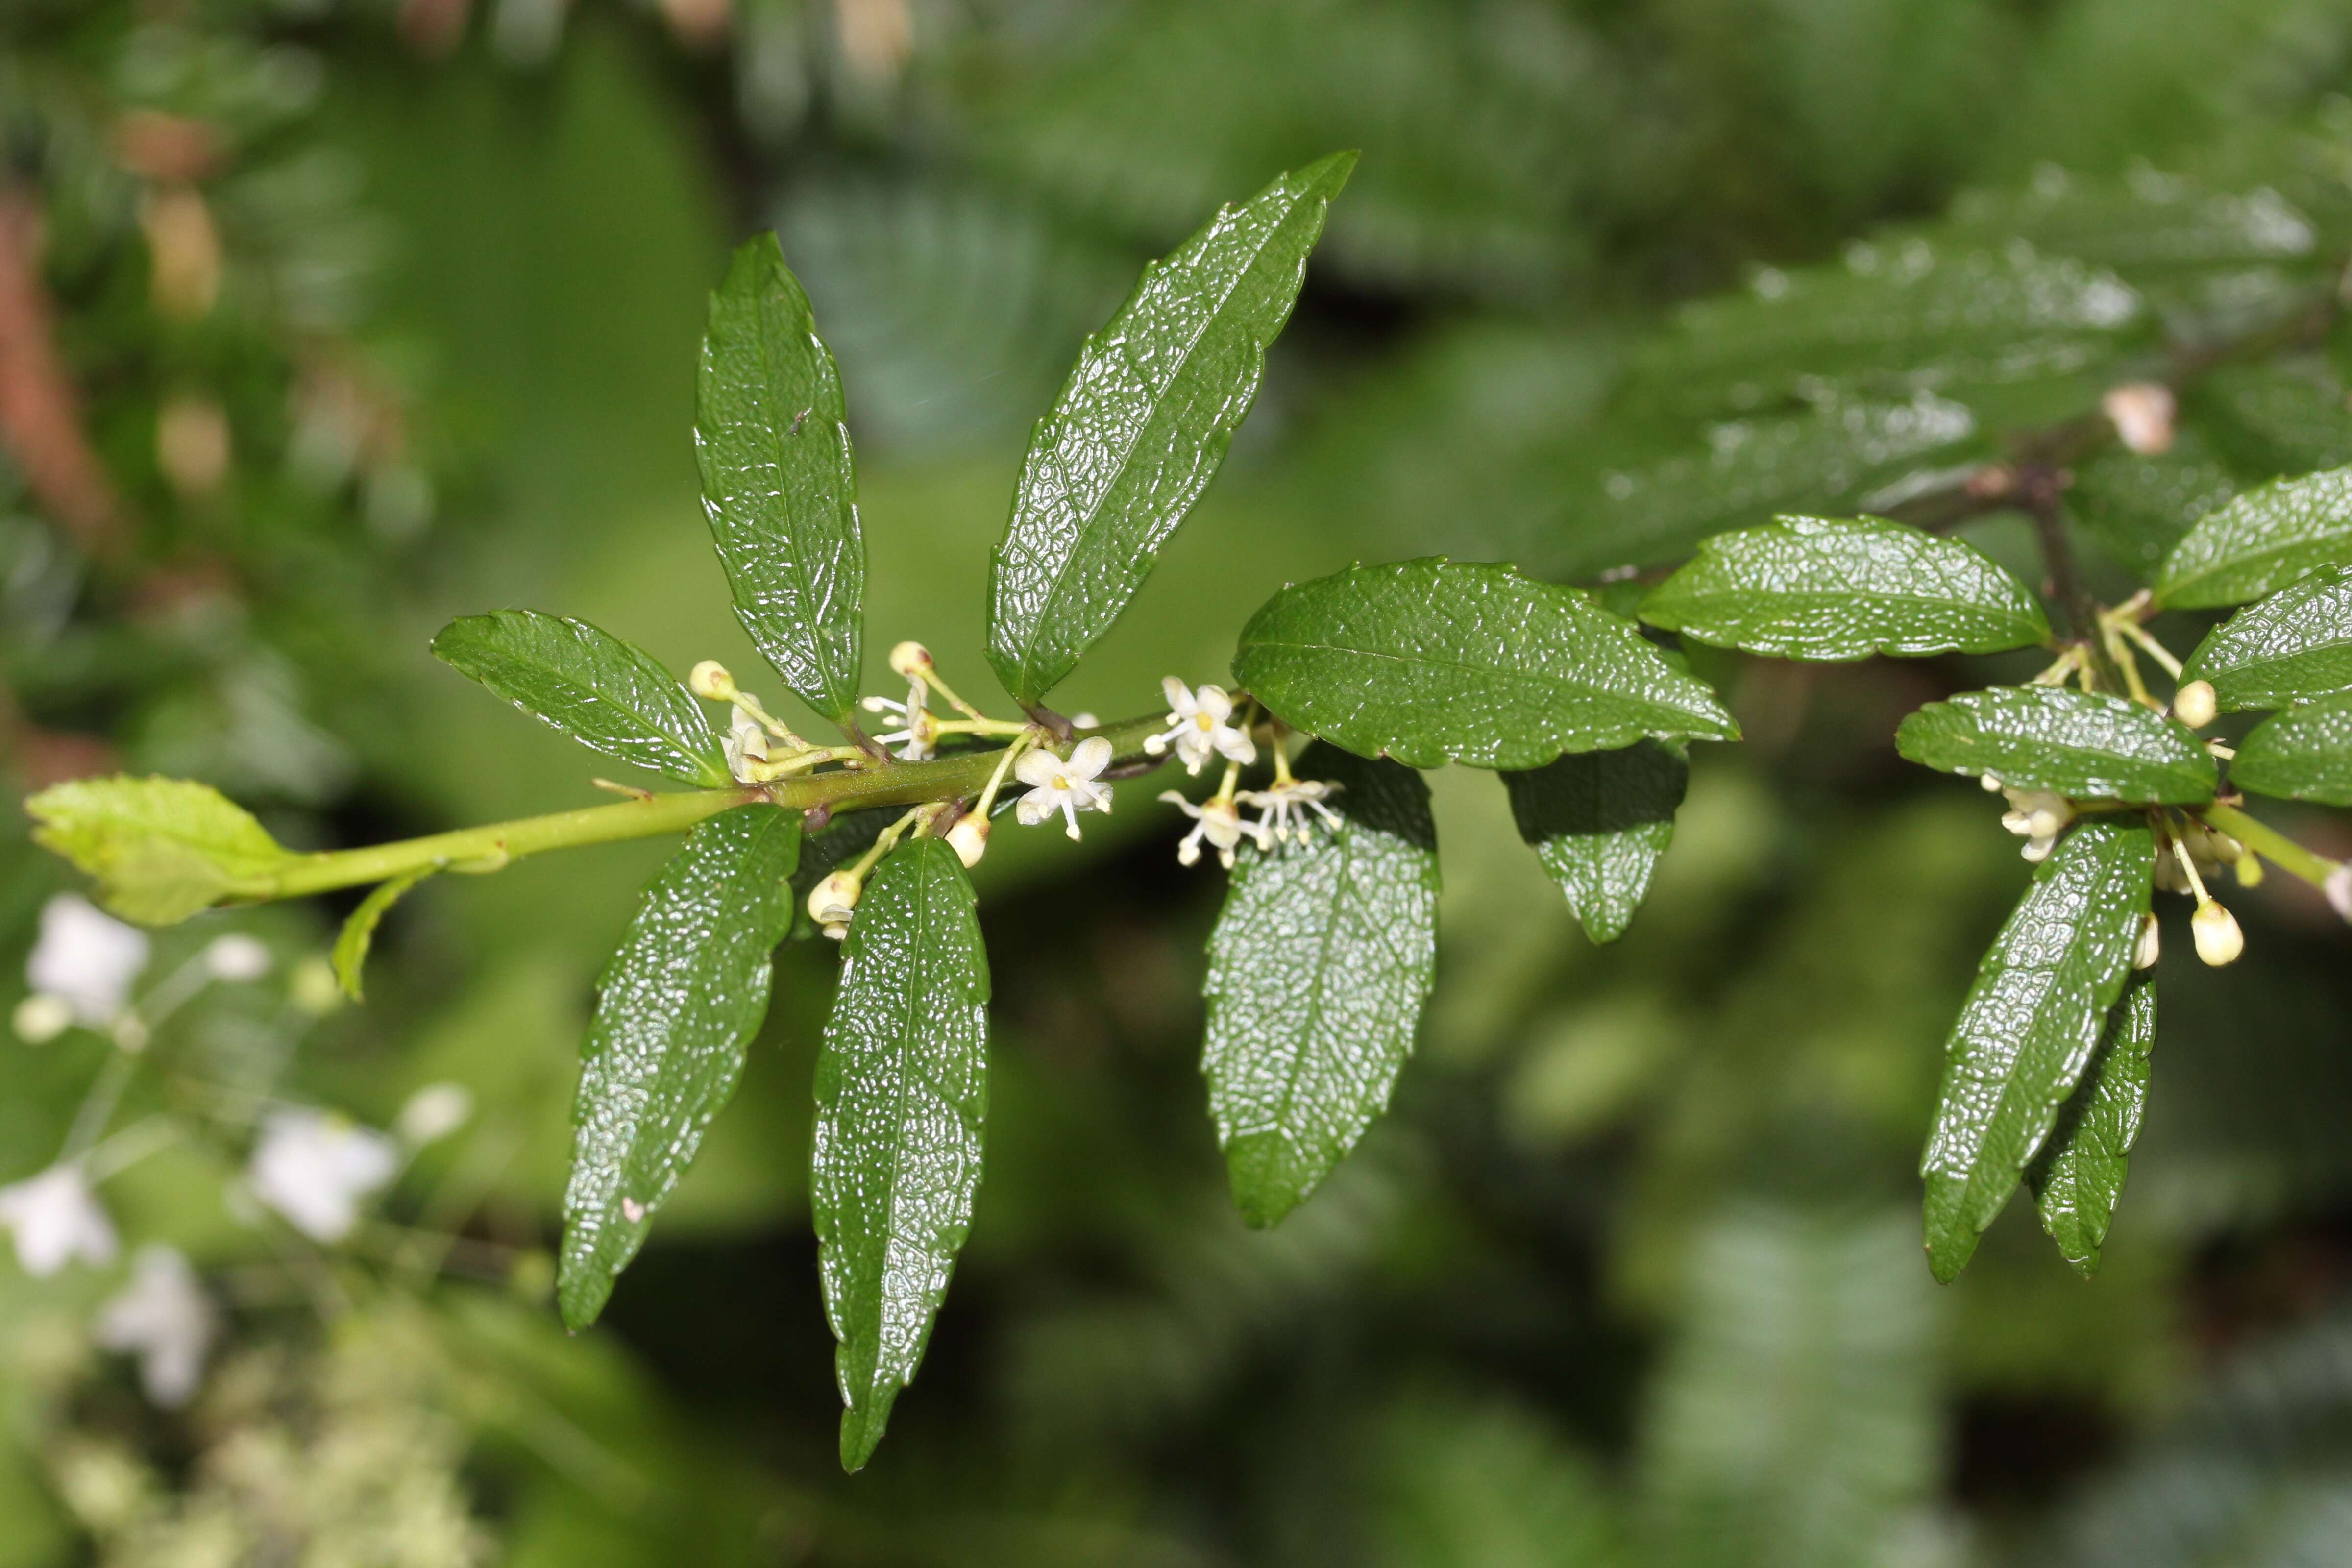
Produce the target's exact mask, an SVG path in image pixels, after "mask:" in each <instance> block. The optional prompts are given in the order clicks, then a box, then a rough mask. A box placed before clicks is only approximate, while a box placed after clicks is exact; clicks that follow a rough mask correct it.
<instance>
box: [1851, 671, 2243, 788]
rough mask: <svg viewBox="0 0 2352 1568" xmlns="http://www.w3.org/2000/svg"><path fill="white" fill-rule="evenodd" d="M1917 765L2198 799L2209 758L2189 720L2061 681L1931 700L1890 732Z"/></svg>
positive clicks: (2021, 782) (2214, 774)
mask: <svg viewBox="0 0 2352 1568" xmlns="http://www.w3.org/2000/svg"><path fill="white" fill-rule="evenodd" d="M1895 749H1896V750H1897V751H1899V752H1902V753H1903V754H1904V755H1905V756H1906V757H1908V758H1909V759H1910V760H1911V761H1913V762H1915V763H1919V764H1920V765H1922V766H1923V767H1930V768H1940V769H1943V770H1945V771H1947V772H1949V773H1970V774H1985V775H1990V777H1993V778H1996V779H1999V780H2000V782H2001V783H2002V784H2006V785H2008V786H2009V787H2011V788H2012V789H2039V790H2049V791H2052V792H2053V793H2054V794H2058V795H2067V796H2070V797H2072V798H2074V799H2077V800H2082V799H2091V798H2096V797H2112V798H2114V799H2116V800H2127V801H2132V802H2135V803H2143V804H2146V803H2161V804H2167V805H2199V804H2201V803H2203V802H2205V801H2209V800H2210V799H2212V798H2213V788H2214V785H2215V784H2216V783H2217V782H2218V779H2219V773H2218V770H2217V769H2216V768H2215V766H2214V763H2213V759H2212V757H2211V755H2210V754H2209V753H2208V752H2206V750H2205V748H2204V747H2203V746H2201V745H2200V744H2199V743H2198V741H2197V737H2196V735H2195V734H2194V733H2193V732H2192V731H2190V730H2189V729H2188V727H2187V726H2185V725H2183V724H2181V723H2179V722H2178V721H2174V720H2171V719H2168V718H2166V717H2164V716H2163V715H2162V714H2160V713H2158V712H2157V711H2156V710H2154V709H2151V708H2147V707H2145V706H2143V705H2142V704H2140V703H2137V702H2132V701H2128V700H2126V699H2124V698H2121V697H2115V696H2110V695H2109V694H2107V693H2105V692H2100V691H2076V690H2074V689H2071V688H2066V687H2059V686H1996V687H1994V688H1992V689H1990V690H1988V691H1964V692H1961V693H1960V694H1959V695H1958V696H1957V697H1954V698H1952V699H1950V700H1948V701H1944V702H1930V703H1929V704H1927V706H1926V707H1925V708H1922V709H1920V710H1918V711H1917V712H1916V713H1913V714H1911V715H1909V716H1908V717H1906V719H1905V720H1904V721H1903V723H1902V725H1901V726H1900V727H1899V728H1898V729H1897V730H1896V731H1895Z"/></svg>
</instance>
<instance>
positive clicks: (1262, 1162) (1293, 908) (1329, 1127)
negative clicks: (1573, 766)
mask: <svg viewBox="0 0 2352 1568" xmlns="http://www.w3.org/2000/svg"><path fill="white" fill-rule="evenodd" d="M1298 768H1299V773H1300V775H1301V776H1302V777H1308V778H1318V779H1327V780H1329V781H1330V782H1332V783H1334V784H1339V786H1340V788H1339V793H1338V794H1337V795H1334V796H1333V797H1332V800H1331V804H1332V805H1333V807H1334V808H1335V809H1336V810H1337V811H1339V814H1340V816H1341V817H1342V818H1343V823H1342V826H1339V827H1337V828H1329V827H1325V826H1317V827H1315V828H1314V829H1313V830H1312V837H1310V838H1309V840H1308V841H1307V843H1305V844H1303V845H1302V844H1297V843H1288V844H1284V845H1281V846H1279V847H1276V848H1275V849H1273V850H1270V851H1260V850H1258V849H1256V848H1255V847H1250V846H1247V845H1244V847H1243V849H1242V851H1241V857H1240V859H1239V860H1238V862H1237V863H1236V864H1235V866H1234V872H1233V881H1232V885H1231V887H1230V888H1229V889H1227V891H1226V894H1225V905H1224V909H1223V911H1222V912H1220V914H1219V915H1218V917H1217V926H1216V930H1215V931H1214V932H1213V934H1212V935H1211V936H1210V938H1209V975H1208V980H1207V982H1206V984H1204V986H1203V988H1202V989H1203V992H1204V994H1206V995H1207V997H1208V999H1209V1028H1208V1041H1207V1044H1206V1046H1205V1047H1204V1048H1203V1050H1202V1071H1203V1072H1204V1073H1206V1075H1207V1077H1208V1080H1209V1110H1210V1114H1211V1116H1212V1117H1213V1119H1214V1120H1215V1122H1216V1127H1217V1142H1218V1143H1219V1145H1220V1146H1222V1147H1223V1150H1224V1152H1225V1166H1226V1172H1227V1174H1228V1175H1229V1176H1230V1177H1231V1179H1232V1183H1233V1190H1234V1203H1235V1204H1236V1205H1238V1206H1239V1207H1240V1209H1241V1211H1242V1215H1243V1216H1244V1218H1245V1219H1247V1220H1248V1221H1249V1223H1250V1224H1252V1225H1257V1226H1269V1225H1273V1224H1274V1223H1276V1221H1278V1220H1280V1219H1281V1218H1282V1217H1283V1215H1286V1214H1288V1213H1289V1212H1290V1211H1291V1210H1292V1209H1293V1208H1295V1207H1297V1205H1298V1204H1299V1203H1300V1202H1301V1201H1302V1200H1304V1199H1305V1198H1306V1197H1307V1194H1309V1193H1311V1192H1313V1191H1314V1190H1315V1188H1316V1186H1317V1184H1318V1183H1320V1182H1321V1181H1322V1180H1323V1178H1324V1177H1325V1176H1327V1175H1328V1174H1329V1173H1330V1172H1331V1169H1332V1167H1333V1166H1335V1165H1337V1164H1338V1163H1339V1160H1340V1158H1341V1157H1342V1156H1344V1155H1345V1154H1346V1153H1347V1152H1348V1151H1349V1149H1351V1148H1353V1147H1354V1146H1355V1144H1356V1141H1357V1140H1358V1139H1359V1138H1360V1137H1361V1136H1362V1135H1363V1132H1364V1130H1365V1129H1366V1128H1367V1127H1369V1126H1370V1125H1371V1123H1372V1121H1373V1119H1374V1118H1375V1117H1377V1116H1379V1115H1380V1113H1381V1111H1382V1110H1384V1109H1386V1107H1387V1105H1388V1099H1389V1091H1390V1089H1391V1087H1392V1086H1393V1085H1394V1084H1395V1082H1396V1076H1397V1073H1398V1071H1399V1069H1400V1068H1402V1067H1403V1066H1404V1061H1405V1058H1406V1057H1407V1056H1408V1055H1409V1054H1411V1052H1412V1039H1413V1030H1414V1028H1415V1026H1417V1025H1418V1023H1419V1022H1420V1018H1421V1009H1422V1004H1423V1001H1424V999H1426V997H1427V996H1428V994H1429V989H1430V984H1431V982H1432V978H1433V975H1434V973H1435V969H1436V962H1437V890H1438V876H1437V829H1436V825H1435V823H1434V821H1433V819H1432V817H1431V816H1430V810H1429V790H1428V787H1427V786H1426V785H1424V784H1423V783H1422V782H1421V779H1420V777H1419V775H1417V774H1415V773H1413V772H1412V770H1411V769H1409V768H1404V767H1400V766H1398V765H1397V764H1396V763H1389V762H1367V761H1365V760H1364V759H1362V758H1360V757H1353V756H1349V754H1348V753H1346V752H1341V751H1339V749H1338V748H1336V747H1333V746H1328V745H1316V746H1312V747H1309V748H1308V749H1307V752H1306V753H1305V754H1304V755H1303V756H1301V757H1300V759H1299V763H1298Z"/></svg>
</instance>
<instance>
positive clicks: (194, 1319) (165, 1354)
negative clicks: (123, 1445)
mask: <svg viewBox="0 0 2352 1568" xmlns="http://www.w3.org/2000/svg"><path fill="white" fill-rule="evenodd" d="M213 1328H214V1314H213V1304H212V1301H211V1300H210V1299H209V1298H208V1297H206V1296H205V1292H204V1287H203V1286H201V1285H199V1284H198V1283H197V1282H196V1271H195V1270H194V1269H193V1268H189V1267H188V1260H187V1259H186V1258H184V1257H182V1256H181V1255H180V1253H179V1252H178V1250H177V1249H175V1248H173V1247H164V1246H162V1245H160V1244H157V1245H150V1246H147V1247H141V1248H140V1249H139V1256H138V1257H137V1258H135V1259H133V1260H132V1263H131V1284H130V1287H129V1288H128V1289H124V1290H123V1291H121V1293H120V1294H118V1295H116V1296H114V1297H113V1298H111V1299H110V1300H108V1301H107V1303H106V1304H105V1305H104V1306H103V1307H101V1308H100V1309H99V1314H98V1322H97V1324H96V1325H95V1328H94V1330H93V1334H94V1337H95V1338H96V1339H97V1341H98V1342H99V1343H100V1345H101V1346H103V1347H104V1348H106V1349H108V1350H110V1351H121V1352H126V1353H130V1354H135V1355H137V1356H138V1357H139V1381H140V1384H141V1386H142V1387H143V1388H145V1389H146V1391H147V1397H148V1398H149V1399H151V1400H152V1401H153V1402H154V1403H156V1404H157V1405H163V1407H164V1408H166V1409H174V1408H177V1407H178V1406H180V1405H185V1404H186V1403H187V1402H188V1400H189V1398H190V1397H191V1396H192V1395H194V1393H195V1392H196V1385H197V1384H198V1383H200V1382H201V1381H203V1378H204V1370H205V1352H207V1351H208V1350H210V1349H211V1348H212V1342H213Z"/></svg>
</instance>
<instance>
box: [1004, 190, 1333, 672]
mask: <svg viewBox="0 0 2352 1568" xmlns="http://www.w3.org/2000/svg"><path fill="white" fill-rule="evenodd" d="M1355 163H1356V155H1355V154H1354V153H1333V154H1332V155H1331V156H1329V157H1328V158H1324V159H1322V160H1320V161H1318V162H1317V163H1310V164H1308V165H1307V167H1306V168H1304V169H1300V170H1298V171H1297V172H1296V173H1295V174H1285V175H1283V176H1282V177H1281V178H1280V179H1278V180H1276V181H1275V182H1274V184H1271V185H1268V186H1267V187H1266V188H1265V190H1264V191H1261V192H1260V193H1258V195H1255V196H1254V197H1252V198H1251V199H1250V200H1249V201H1247V202H1244V204H1242V205H1239V206H1235V207H1226V208H1223V209H1222V210H1220V211H1219V212H1218V214H1217V216H1215V217H1214V218H1213V219H1211V220H1210V222H1209V224H1208V226H1206V227H1205V228H1203V229H1202V230H1201V231H1200V232H1199V233H1198V234H1196V235H1194V236H1193V237H1192V238H1191V239H1189V240H1187V241H1185V242H1184V244H1183V246H1182V247H1180V248H1178V249H1177V250H1175V251H1174V252H1172V253H1171V254H1170V255H1169V256H1167V257H1165V258H1162V259H1161V260H1160V261H1158V262H1155V263H1153V264H1152V265H1151V266H1150V267H1149V268H1145V269H1144V274H1143V279H1142V281H1141V282H1139V283H1138V284H1137V285H1136V289H1135V292H1134V293H1133V294H1132V295H1131V296H1129V299H1128V301H1127V303H1126V304H1124V305H1122V306H1120V307H1119V310H1118V313H1117V314H1116V315H1114V316H1112V317H1111V319H1110V321H1108V323H1107V324H1106V325H1105V326H1104V327H1103V329H1102V331H1099V332H1097V333H1096V334H1095V335H1094V336H1092V337H1090V338H1088V339H1087V343H1086V347H1085V348H1084V349H1083V350H1082V351H1081V352H1080V353H1079V355H1078V363H1077V364H1076V367H1075V368H1074V369H1073V370H1072V371H1071V372H1070V379H1069V381H1068V383H1067V384H1065V385H1064V387H1063V388H1062V395H1061V396H1060V397H1059V398H1058V399H1056V400H1055V404H1054V406H1053V408H1052V410H1051V411H1050V412H1048V413H1047V414H1046V416H1045V418H1043V419H1041V420H1039V421H1038V422H1037V429H1036V432H1035V433H1034V435H1033V436H1032V437H1030V440H1029V454H1028V456H1027V458H1024V460H1023V463H1022V468H1021V482H1020V488H1019V489H1017V490H1016V491H1015V492H1014V494H1013V516H1012V519H1011V521H1008V522H1007V523H1006V524H1005V529H1004V540H1003V543H1001V544H999V545H998V546H997V547H996V549H995V551H994V552H993V553H992V555H991V556H990V561H989V618H988V658H989V662H990V663H991V664H992V665H993V666H994V667H995V669H996V676H997V679H999V680H1001V681H1003V683H1004V689H1006V690H1007V691H1009V692H1011V693H1012V694H1013V697H1014V699H1015V700H1018V701H1020V702H1022V703H1023V704H1024V705H1029V704H1034V703H1036V702H1037V701H1039V700H1042V699H1043V698H1044V697H1045V693H1046V692H1048V691H1050V690H1052V689H1053V688H1054V687H1055V684H1056V683H1057V682H1059V681H1060V680H1061V679H1062V678H1063V677H1064V676H1066V675H1067V674H1069V672H1070V671H1071V669H1072V668H1074V667H1076V664H1077V661H1078V656H1079V655H1081V654H1083V653H1084V652H1086V650H1087V647H1090V646H1092V644H1093V643H1094V640H1095V639H1096V638H1097V637H1100V636H1102V634H1103V633H1104V632H1106V631H1108V630H1109V629H1110V626H1111V623H1112V622H1113V621H1116V620H1117V619H1118V616H1119V614H1120V612H1121V611H1123V610H1125V609H1126V608H1127V605H1128V601H1129V600H1130V599H1132V598H1133V597H1134V596H1135V592H1136V590H1137V589H1138V588H1139V587H1141V586H1142V585H1143V580H1144V578H1145V577H1146V576H1148V575H1149V574H1150V571H1151V566H1152V563H1153V562H1154V560H1156V559H1157V557H1158V555H1159V553H1160V546H1161V545H1163V544H1165V543H1166V542H1168V537H1169V535H1170V534H1171V533H1173V532H1174V531H1175V530H1176V525H1177V524H1178V523H1180V522H1181V521H1184V515H1185V513H1186V512H1188V511H1190V510H1192V503H1193V502H1194V501H1196V500H1199V499H1200V497H1201V492H1202V490H1203V489H1207V488H1208V484H1209V481H1210V480H1211V479H1213V478H1215V477H1216V472H1217V468H1218V465H1219V464H1221V463H1223V461H1224V457H1225V448H1226V447H1229V446H1231V445H1232V443H1233V438H1234V429H1235V428H1236V427H1237V426H1239V425H1240V424H1241V422H1242V417H1243V416H1244V415H1246V414H1247V413H1248V412H1249V407H1250V404H1251V402H1252V400H1253V399H1255V397H1256V395H1257V387H1258V380H1259V378H1260V376H1261V375H1262V374H1264V373H1265V351H1266V346H1267V345H1268V344H1269V343H1271V342H1273V341H1274V339H1275V336H1276V334H1277V333H1279V332H1280V331H1282V326H1283V323H1284V322H1285V321H1287V320H1288V319H1289V316H1290V307H1291V303H1292V301H1294V300H1297V297H1298V289H1299V285H1300V283H1301V282H1303V281H1304V280H1305V279H1306V275H1307V252H1309V251H1310V250H1312V249H1313V248H1314V247H1315V241H1316V238H1317V237H1318V236H1319V235H1320V234H1321V233H1322V232H1323V219H1324V216H1325V214H1326V213H1327V212H1328V210H1329V207H1330V204H1331V200H1332V198H1333V197H1335V196H1337V195H1339V188H1340V187H1341V186H1342V185H1344V184H1347V182H1348V174H1349V170H1351V169H1352V168H1354V167H1355Z"/></svg>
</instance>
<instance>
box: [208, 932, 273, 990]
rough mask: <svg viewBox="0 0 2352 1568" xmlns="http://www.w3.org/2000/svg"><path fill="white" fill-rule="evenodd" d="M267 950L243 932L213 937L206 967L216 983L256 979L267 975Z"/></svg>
mask: <svg viewBox="0 0 2352 1568" xmlns="http://www.w3.org/2000/svg"><path fill="white" fill-rule="evenodd" d="M269 963H270V960H269V949H268V948H267V947H265V946H263V945H262V944H261V943H260V942H258V941H257V940H256V939H254V938H252V937H249V936H247V935H244V934H243V933H242V932H236V931H232V932H231V933H230V934H228V935H227V936H216V937H215V938H213V942H212V945H211V946H210V947H207V948H205V969H206V970H207V971H209V972H210V973H211V974H212V977H213V978H214V979H215V980H258V979H260V978H261V977H262V976H263V975H265V974H267V973H269Z"/></svg>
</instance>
